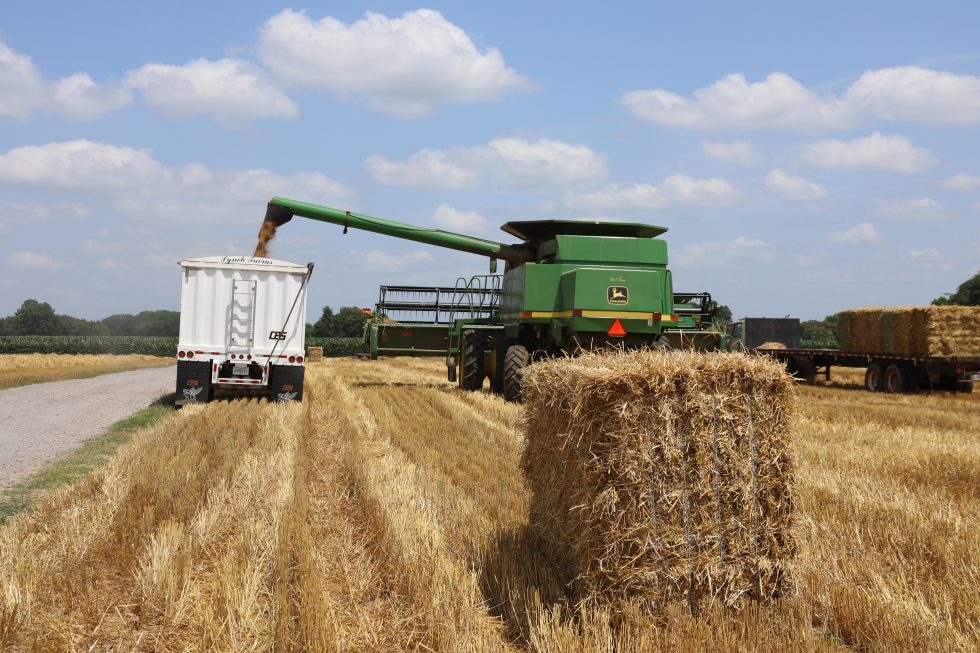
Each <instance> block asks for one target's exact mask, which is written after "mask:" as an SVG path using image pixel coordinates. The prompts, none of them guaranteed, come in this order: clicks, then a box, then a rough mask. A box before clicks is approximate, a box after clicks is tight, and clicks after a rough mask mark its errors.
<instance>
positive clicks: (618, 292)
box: [606, 286, 629, 304]
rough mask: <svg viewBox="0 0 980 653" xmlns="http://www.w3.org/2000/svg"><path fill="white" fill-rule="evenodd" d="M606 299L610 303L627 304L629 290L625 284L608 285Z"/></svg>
mask: <svg viewBox="0 0 980 653" xmlns="http://www.w3.org/2000/svg"><path fill="white" fill-rule="evenodd" d="M606 301H608V302H609V303H610V304H628V303H629V291H628V290H627V289H626V286H609V288H608V289H607V290H606Z"/></svg>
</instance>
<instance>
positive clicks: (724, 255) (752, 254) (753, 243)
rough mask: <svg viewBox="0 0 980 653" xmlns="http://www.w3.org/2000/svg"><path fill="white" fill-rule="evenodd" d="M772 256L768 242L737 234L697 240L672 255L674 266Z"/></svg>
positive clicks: (760, 259) (761, 258)
mask: <svg viewBox="0 0 980 653" xmlns="http://www.w3.org/2000/svg"><path fill="white" fill-rule="evenodd" d="M772 257H773V253H772V248H771V247H770V245H769V243H767V242H765V241H764V240H759V239H756V238H746V237H745V236H739V237H738V238H736V239H735V240H730V241H725V242H710V241H709V242H699V243H691V244H689V245H684V246H683V247H681V248H680V249H679V250H677V251H676V252H675V253H674V255H673V258H674V265H675V266H676V267H682V268H685V267H693V266H698V265H704V262H705V261H711V262H712V263H714V264H716V265H717V264H723V263H727V262H731V261H735V260H738V261H746V260H753V261H765V260H769V259H771V258H772Z"/></svg>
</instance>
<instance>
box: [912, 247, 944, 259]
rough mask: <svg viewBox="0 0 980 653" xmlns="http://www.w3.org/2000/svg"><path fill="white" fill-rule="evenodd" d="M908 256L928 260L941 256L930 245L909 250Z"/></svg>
mask: <svg viewBox="0 0 980 653" xmlns="http://www.w3.org/2000/svg"><path fill="white" fill-rule="evenodd" d="M909 256H911V257H912V258H913V259H919V260H928V259H938V258H940V257H941V255H940V254H939V252H938V251H937V250H935V249H933V248H931V247H928V248H926V249H913V250H910V251H909Z"/></svg>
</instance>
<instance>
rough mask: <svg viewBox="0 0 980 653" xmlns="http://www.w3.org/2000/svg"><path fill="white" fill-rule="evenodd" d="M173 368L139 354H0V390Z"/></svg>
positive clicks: (157, 358)
mask: <svg viewBox="0 0 980 653" xmlns="http://www.w3.org/2000/svg"><path fill="white" fill-rule="evenodd" d="M173 364H174V359H173V358H170V357H167V358H162V357H160V356H143V355H140V354H125V355H115V354H0V388H11V387H13V386H17V385H24V384H27V383H42V382H45V381H65V380H67V379H81V378H85V377H89V376H97V375H99V374H108V373H109V372H125V371H127V370H137V369H141V368H144V367H163V366H165V365H173Z"/></svg>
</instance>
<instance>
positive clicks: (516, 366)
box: [503, 345, 531, 401]
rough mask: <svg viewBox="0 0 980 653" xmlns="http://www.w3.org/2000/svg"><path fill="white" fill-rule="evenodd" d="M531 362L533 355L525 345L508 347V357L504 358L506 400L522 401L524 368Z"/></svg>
mask: <svg viewBox="0 0 980 653" xmlns="http://www.w3.org/2000/svg"><path fill="white" fill-rule="evenodd" d="M530 362H531V355H530V354H529V353H528V351H527V347H525V346H524V345H511V346H509V347H507V355H506V356H505V357H504V393H503V394H504V399H506V400H507V401H521V400H522V395H521V383H522V382H523V378H522V377H523V375H524V368H525V367H527V366H528V365H529V364H530Z"/></svg>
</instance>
